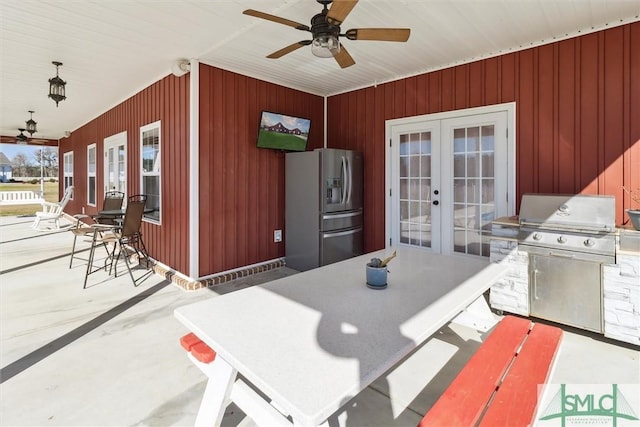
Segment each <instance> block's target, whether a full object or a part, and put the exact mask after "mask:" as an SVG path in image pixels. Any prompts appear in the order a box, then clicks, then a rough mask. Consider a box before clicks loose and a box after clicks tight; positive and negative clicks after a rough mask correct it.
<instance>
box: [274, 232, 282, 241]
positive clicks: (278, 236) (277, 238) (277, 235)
mask: <svg viewBox="0 0 640 427" xmlns="http://www.w3.org/2000/svg"><path fill="white" fill-rule="evenodd" d="M273 241H274V242H276V243H277V242H282V230H273Z"/></svg>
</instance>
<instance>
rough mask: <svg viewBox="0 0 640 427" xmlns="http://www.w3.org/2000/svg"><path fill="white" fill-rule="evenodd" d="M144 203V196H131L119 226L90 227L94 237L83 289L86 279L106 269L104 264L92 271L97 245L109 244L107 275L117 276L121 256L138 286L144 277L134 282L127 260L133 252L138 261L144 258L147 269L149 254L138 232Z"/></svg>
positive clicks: (128, 260)
mask: <svg viewBox="0 0 640 427" xmlns="http://www.w3.org/2000/svg"><path fill="white" fill-rule="evenodd" d="M146 202H147V196H146V195H135V196H131V197H129V198H128V199H127V208H126V211H125V214H124V219H123V220H122V221H121V223H120V224H116V225H112V226H110V225H106V224H94V225H93V226H92V227H93V229H94V234H93V235H94V237H93V242H92V245H91V253H90V255H89V263H88V265H87V274H86V276H85V280H84V288H86V286H87V278H88V276H89V275H90V274H92V273H95V272H96V271H98V270H100V269H102V268H104V267H106V263H105V266H104V267H100V268H98V269H93V270H92V266H93V261H94V254H95V248H96V246H98V245H106V244H110V243H112V244H114V249H113V252H111V254H110V255H109V257H108V259H109V260H110V266H109V274H111V271H114V275H115V276H116V277H117V276H118V270H117V268H118V267H117V263H118V261H119V259H120V256H123V257H124V260H125V264H126V266H127V270H128V271H129V275H130V276H131V280H132V281H133V285H134V286H137V285H138V280H141V279H143V278H144V277H146V274H145V275H143V276H142V277H140V278H139V279H138V280H136V278H135V277H134V276H133V271H132V270H131V261H130V259H129V258H130V256H131V254H132V253H131V251H134V252H135V254H136V255H137V257H138V260H139V259H140V258H141V257H142V256H144V258H145V260H146V263H147V264H146V266H147V268H148V267H149V254H148V253H147V248H146V246H145V244H144V241H143V240H142V232H141V231H140V228H141V225H142V215H143V213H144V207H145V204H146ZM116 222H118V221H116ZM98 236H100V237H98ZM105 262H108V261H105Z"/></svg>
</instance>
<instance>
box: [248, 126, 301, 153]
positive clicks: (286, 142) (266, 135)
mask: <svg viewBox="0 0 640 427" xmlns="http://www.w3.org/2000/svg"><path fill="white" fill-rule="evenodd" d="M306 144H307V140H306V138H304V137H302V136H298V135H290V134H286V133H278V132H269V131H266V130H262V129H261V130H260V138H259V142H258V147H265V148H272V147H280V148H282V149H283V150H293V151H300V150H303V149H304V147H305V146H306Z"/></svg>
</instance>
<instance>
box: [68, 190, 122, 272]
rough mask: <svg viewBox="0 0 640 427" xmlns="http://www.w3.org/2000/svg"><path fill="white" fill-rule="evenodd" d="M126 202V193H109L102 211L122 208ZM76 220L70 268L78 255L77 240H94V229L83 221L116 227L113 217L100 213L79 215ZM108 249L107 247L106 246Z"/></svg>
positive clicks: (105, 197)
mask: <svg viewBox="0 0 640 427" xmlns="http://www.w3.org/2000/svg"><path fill="white" fill-rule="evenodd" d="M123 200H124V193H123V192H121V191H109V192H107V193H106V194H105V196H104V201H103V202H102V210H103V211H109V210H116V209H121V208H122V202H123ZM73 217H74V218H75V220H76V224H75V228H72V229H71V232H72V233H73V246H72V247H71V259H70V260H69V268H71V266H72V265H73V258H74V257H75V253H76V240H77V239H78V237H86V238H92V237H93V232H94V230H95V229H94V228H93V227H91V226H90V225H86V224H84V223H83V222H82V221H81V219H86V218H91V219H92V220H93V221H94V222H95V223H96V224H107V225H114V224H115V218H114V217H112V216H104V215H100V213H98V214H96V215H85V214H77V215H74V216H73ZM105 247H106V245H105Z"/></svg>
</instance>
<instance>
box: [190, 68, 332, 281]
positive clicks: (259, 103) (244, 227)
mask: <svg viewBox="0 0 640 427" xmlns="http://www.w3.org/2000/svg"><path fill="white" fill-rule="evenodd" d="M200 70H201V73H200V84H201V93H200V105H201V115H200V145H201V147H206V148H202V149H201V150H200V165H201V168H203V169H207V173H206V174H203V175H201V181H200V203H201V209H200V223H201V224H206V226H205V227H206V229H207V232H206V234H205V233H204V232H203V231H202V230H201V236H200V275H201V276H205V275H209V274H213V273H217V272H220V271H226V270H229V269H233V268H238V267H242V266H245V265H250V264H255V263H258V262H261V261H267V260H271V259H274V258H278V257H282V256H284V243H274V242H273V230H276V229H282V230H284V232H285V233H286V227H285V224H284V210H285V199H284V183H285V176H284V160H285V156H284V153H282V152H279V151H275V150H266V149H260V148H257V147H256V140H257V137H258V125H259V121H260V113H261V112H262V110H268V111H275V112H280V113H284V114H290V115H293V116H298V117H307V118H310V119H311V123H312V124H311V126H312V127H311V130H310V136H309V143H308V149H310V150H311V149H313V148H319V147H322V145H323V140H324V130H323V127H324V125H323V121H324V118H323V110H324V107H323V99H322V98H321V97H318V96H315V95H310V94H306V93H302V92H299V91H296V90H293V89H289V88H285V87H282V86H277V85H274V84H270V83H266V82H263V81H258V80H255V79H253V78H250V77H246V76H242V75H239V74H235V73H231V72H228V71H224V70H220V69H217V68H214V67H210V66H206V65H201V66H200ZM205 112H206V113H205Z"/></svg>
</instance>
